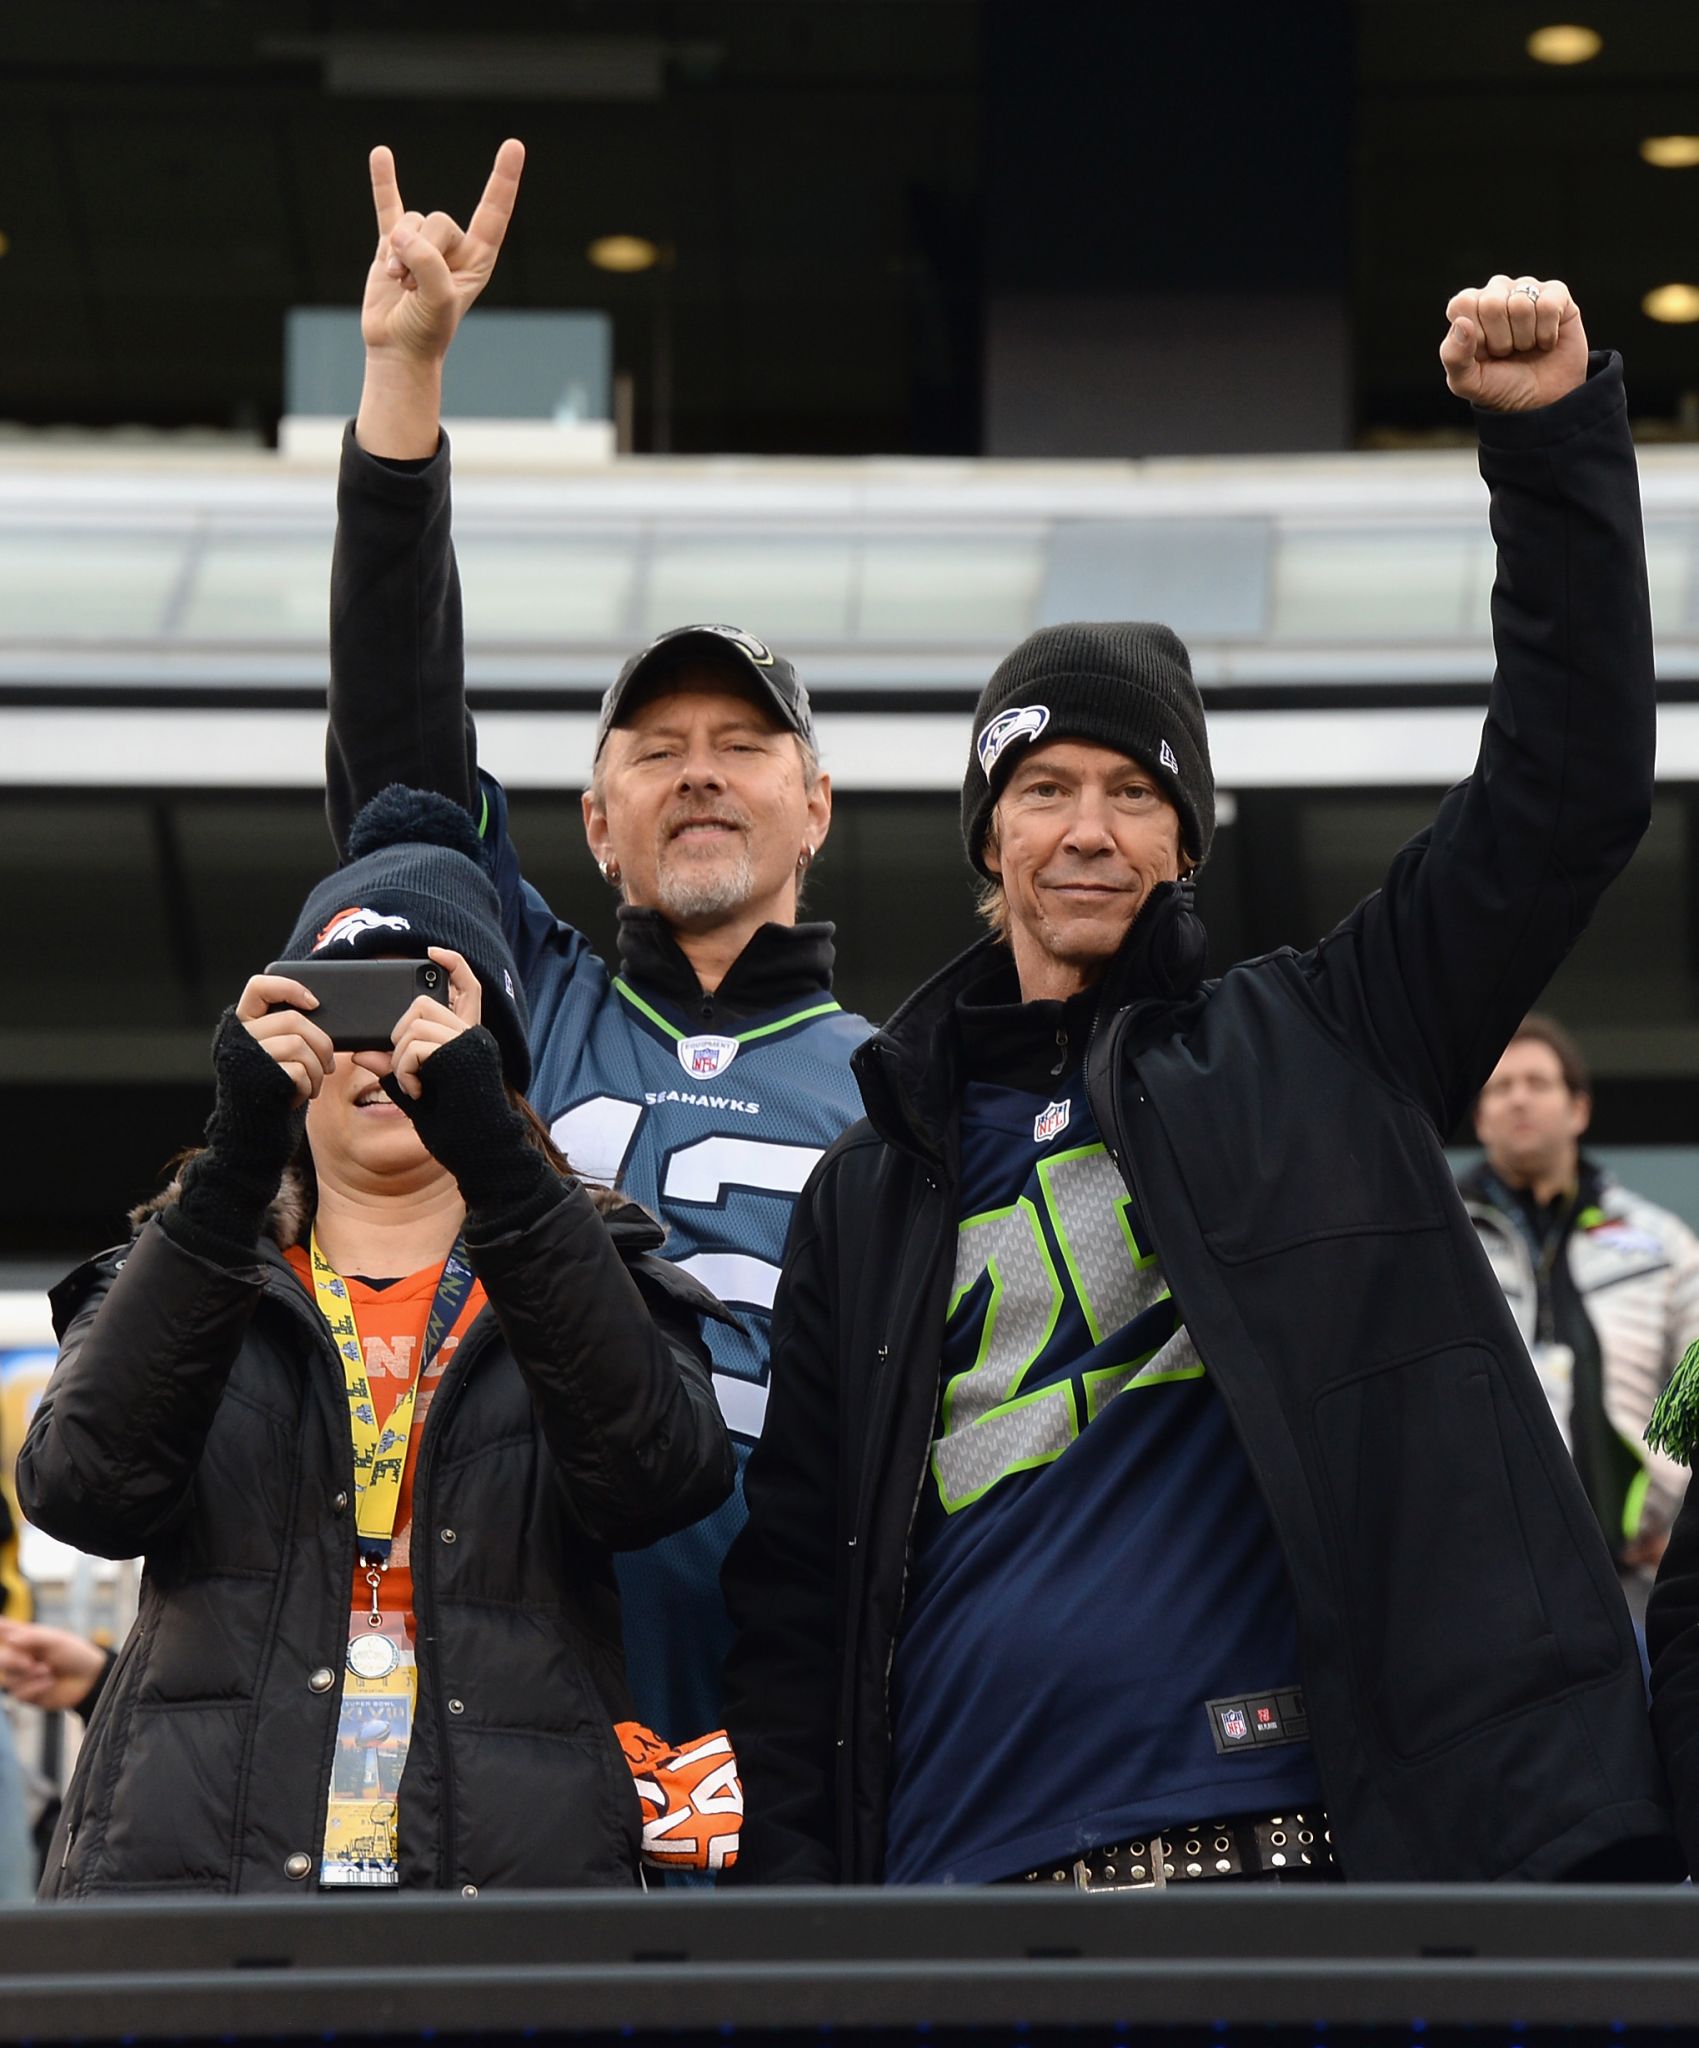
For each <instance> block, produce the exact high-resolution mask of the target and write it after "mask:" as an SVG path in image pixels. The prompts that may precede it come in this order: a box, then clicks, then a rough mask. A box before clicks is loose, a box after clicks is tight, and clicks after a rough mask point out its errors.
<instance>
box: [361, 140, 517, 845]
mask: <svg viewBox="0 0 1699 2048" xmlns="http://www.w3.org/2000/svg"><path fill="white" fill-rule="evenodd" d="M524 162H525V151H524V148H523V146H522V145H521V144H520V143H518V142H513V141H509V142H504V143H503V144H502V146H501V148H500V150H499V151H498V152H497V155H496V160H495V166H494V168H493V169H492V171H491V173H490V178H489V182H488V184H487V185H486V186H485V188H484V195H483V197H482V199H481V200H480V201H479V202H478V207H477V210H476V211H475V212H474V214H473V215H472V218H471V221H470V223H469V225H468V226H467V227H466V228H465V229H462V228H460V227H459V226H458V225H457V224H456V222H455V221H453V220H452V219H451V218H450V217H449V216H448V215H447V214H445V213H433V214H430V215H428V216H422V215H420V214H418V213H412V212H409V211H408V210H407V209H406V207H405V206H404V205H403V203H402V198H401V193H400V189H399V186H398V185H397V182H396V174H395V161H394V158H393V157H392V156H391V154H390V152H389V151H388V150H387V149H385V148H382V147H379V148H377V149H374V150H373V151H372V158H371V170H372V202H373V207H374V210H375V212H376V214H377V227H378V242H377V250H376V253H375V255H374V256H373V259H372V267H371V269H370V271H369V272H368V273H367V278H366V291H365V298H364V301H363V303H362V306H361V311H360V329H361V335H362V338H363V340H364V342H365V346H366V376H365V384H364V388H363V390H362V393H361V399H360V411H359V416H358V418H357V419H356V421H355V423H354V427H353V430H352V432H351V433H350V435H349V436H348V438H347V440H346V441H345V443H344V446H343V456H342V474H341V479H340V482H339V485H338V490H337V534H336V555H335V560H334V563H333V565H332V569H331V604H330V731H329V735H328V738H327V741H326V747H325V801H326V809H327V811H328V813H329V818H330V827H331V833H332V836H333V837H334V838H335V841H336V845H337V850H338V852H339V853H340V852H342V851H343V850H344V848H345V845H346V841H347V833H348V827H349V825H350V824H351V823H352V821H353V819H354V816H355V814H356V813H357V812H358V810H359V808H360V806H361V805H362V804H363V803H365V802H366V801H367V800H368V799H369V798H370V797H372V796H374V795H376V793H377V792H378V791H379V790H380V789H382V788H383V787H384V786H385V785H386V784H388V783H391V782H405V783H409V784H412V785H414V786H415V787H419V788H425V789H435V790H440V791H441V792H442V794H443V795H445V796H448V797H452V798H453V799H454V801H455V802H456V803H460V804H463V805H465V806H466V808H467V809H468V810H469V811H470V812H471V813H472V815H473V817H474V818H477V817H478V816H479V815H480V811H481V807H482V805H481V792H480V790H479V786H478V774H477V751H476V739H475V734H474V731H473V727H472V721H471V719H470V718H469V717H468V715H467V711H466V688H465V636H464V631H463V627H462V624H461V612H460V580H459V575H458V572H457V570H456V567H455V561H454V544H453V540H452V537H451V531H450V501H449V478H448V451H447V449H446V448H444V447H442V446H441V445H440V443H441V434H440V417H441V409H442V366H443V359H444V357H445V356H446V355H447V353H448V349H449V346H450V344H451V343H452V341H453V339H454V335H455V332H456V330H457V329H458V327H459V325H460V321H461V319H462V318H463V317H464V315H465V313H466V312H467V310H468V308H469V307H470V306H471V305H472V304H473V303H474V302H475V301H476V299H477V298H478V295H479V294H480V293H481V292H482V291H483V289H484V286H485V285H486V284H487V283H488V282H489V278H490V274H491V272H492V271H493V270H494V268H495V262H496V257H497V255H498V254H499V253H500V250H501V244H502V240H503V237H504V236H505V234H506V232H507V225H508V221H509V220H510V219H511V217H512V213H513V205H514V200H515V198H516V196H517V194H518V190H519V176H520V172H521V170H522V169H523V167H524Z"/></svg>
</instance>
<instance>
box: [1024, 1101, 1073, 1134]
mask: <svg viewBox="0 0 1699 2048" xmlns="http://www.w3.org/2000/svg"><path fill="white" fill-rule="evenodd" d="M1073 1113H1074V1105H1073V1104H1072V1103H1071V1102H1053V1103H1051V1105H1050V1107H1049V1108H1048V1109H1043V1110H1040V1111H1039V1113H1038V1115H1037V1116H1035V1117H1034V1118H1033V1120H1032V1142H1033V1143H1034V1144H1035V1145H1048V1144H1049V1142H1050V1140H1051V1139H1052V1138H1058V1137H1060V1136H1061V1134H1062V1133H1063V1132H1064V1131H1065V1130H1066V1129H1067V1128H1068V1119H1069V1117H1070V1116H1072V1115H1073Z"/></svg>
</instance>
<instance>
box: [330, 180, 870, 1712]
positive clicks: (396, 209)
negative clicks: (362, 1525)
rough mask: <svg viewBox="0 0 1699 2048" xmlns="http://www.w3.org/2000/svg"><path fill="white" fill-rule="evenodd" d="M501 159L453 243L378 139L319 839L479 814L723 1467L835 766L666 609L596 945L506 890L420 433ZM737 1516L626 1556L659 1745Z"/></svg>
mask: <svg viewBox="0 0 1699 2048" xmlns="http://www.w3.org/2000/svg"><path fill="white" fill-rule="evenodd" d="M523 163H524V151H523V149H522V148H521V147H520V145H519V144H518V143H517V142H507V143H504V144H503V145H502V148H501V150H500V152H499V154H498V156H497V158H496V163H495V167H494V170H493V171H492V173H491V176H490V180H489V183H488V185H487V187H486V188H485V191H484V195H483V198H482V200H481V202H480V204H479V206H478V208H477V210H476V211H475V212H474V214H473V215H472V218H471V221H470V223H469V224H468V226H467V228H466V229H465V230H464V231H462V230H461V229H460V228H459V227H457V226H456V225H455V223H454V222H453V221H452V220H450V219H449V217H448V216H447V215H446V214H440V213H434V214H432V215H430V216H429V218H428V219H426V218H421V216H420V215H418V214H417V213H409V212H407V211H406V209H405V208H404V207H403V205H402V202H401V197H400V193H399V191H398V189H397V186H396V175H395V167H394V163H393V160H392V158H391V156H390V152H389V151H388V150H387V149H377V150H374V151H373V152H372V190H373V199H374V203H375V206H376V210H377V224H378V248H377V254H376V257H375V258H374V261H373V264H372V268H371V271H370V274H369V276H368V278H367V282H366V293H365V301H364V305H363V308H362V313H361V322H362V329H363V332H364V336H365V341H366V376H365V386H364V391H363V393H362V397H361V403H360V412H359V416H358V419H357V420H356V422H355V424H354V426H353V428H352V429H351V431H350V433H349V435H348V438H347V440H346V443H345V446H344V452H343V463H342V477H341V485H340V491H339V499H338V505H339V515H340V516H339V524H338V529H337V549H336V562H335V568H334V572H333V578H332V591H331V690H330V739H329V746H328V750H327V768H328V802H329V811H330V818H331V826H332V830H333V832H334V833H335V835H336V838H337V844H338V847H339V848H342V847H343V846H344V845H345V843H346V840H345V835H346V831H347V827H348V823H349V821H350V820H351V819H352V817H353V816H354V814H355V812H356V811H357V810H358V808H359V806H360V805H361V803H362V802H363V801H364V800H365V799H366V798H368V797H370V796H371V795H373V794H374V793H375V792H376V791H377V790H379V789H381V788H383V787H384V786H385V785H387V784H389V783H392V782H404V783H408V784H412V785H415V786H423V787H427V788H432V789H436V790H439V791H441V792H442V793H443V794H444V795H447V796H450V797H452V798H454V799H455V801H456V802H458V803H460V804H462V805H464V806H465V807H466V808H467V809H468V810H469V811H470V812H471V814H472V816H473V817H474V818H475V819H477V820H478V822H479V826H480V829H481V832H482V836H483V843H484V849H485V855H486V859H487V862H488V864H489V866H490V869H491V872H492V874H493V875H494V877H495V880H496V884H497V887H498V889H499V891H500V896H501V905H502V918H503V925H504V928H505V931H506V934H507V938H508V942H509V944H510V945H511V946H512V949H513V955H514V959H515V961H516V962H517V964H518V967H519V971H520V976H521V979H522V981H523V983H524V991H525V995H526V998H527V1000H528V1002H529V1006H530V1015H531V1047H532V1055H533V1079H532V1084H531V1095H532V1100H533V1102H534V1104H535V1106H536V1108H537V1109H538V1111H539V1112H540V1113H541V1115H542V1116H543V1118H544V1120H545V1122H547V1123H548V1124H549V1125H550V1127H551V1131H552V1134H553V1136H554V1138H555V1140H556V1142H557V1143H558V1144H559V1145H560V1146H561V1147H562V1149H563V1150H564V1151H565V1152H566V1153H567V1154H568V1156H569V1157H570V1158H571V1160H572V1162H573V1165H574V1167H575V1168H576V1169H577V1171H578V1172H579V1173H580V1174H582V1175H584V1176H585V1177H587V1178H591V1179H595V1180H599V1181H602V1182H605V1183H607V1184H610V1185H611V1184H614V1183H616V1182H617V1183H618V1185H619V1186H620V1187H621V1188H622V1189H623V1191H624V1192H625V1193H627V1194H628V1195H630V1196H631V1197H632V1198H633V1199H634V1200H636V1201H638V1202H641V1203H642V1204H643V1205H644V1207H646V1208H648V1209H650V1210H651V1211H653V1212H654V1214H656V1215H657V1216H658V1217H659V1218H660V1219H661V1221H662V1222H663V1223H664V1224H665V1225H666V1226H667V1231H668V1239H667V1247H666V1249H667V1255H668V1257H669V1258H670V1259H672V1260H673V1261H674V1262H675V1263H677V1264H679V1265H681V1266H683V1267H685V1268H686V1269H687V1270H688V1271H689V1272H691V1273H692V1274H693V1275H694V1276H695V1277H696V1278H697V1279H698V1280H700V1281H701V1282H702V1283H703V1284H704V1285H705V1286H707V1287H709V1288H710V1289H712V1291H713V1292H714V1293H715V1294H717V1295H718V1296H719V1297H720V1299H721V1300H722V1301H724V1302H725V1303H726V1304H727V1305H728V1307H730V1308H731V1309H732V1310H733V1312H734V1314H735V1315H736V1317H737V1323H736V1326H735V1327H732V1326H725V1325H716V1326H715V1330H714V1334H713V1337H712V1338H711V1339H710V1347H711V1350H712V1353H713V1368H714V1386H715V1390H716V1392H717V1393H718V1395H719V1397H720V1404H721V1407H722V1410H723V1412H724V1414H725V1418H726V1421H727V1424H728V1425H729V1427H730V1429H731V1431H732V1436H733V1441H734V1444H735V1445H736V1446H737V1448H738V1451H739V1455H740V1463H741V1458H742V1457H743V1456H746V1455H747V1452H748V1448H749V1445H750V1444H751V1443H752V1442H753V1441H754V1439H755V1438H756V1436H757V1435H758V1434H759V1433H760V1429H761V1423H762V1417H763V1414H764V1412H765V1408H766V1400H767V1386H766V1377H767V1332H768V1324H769V1320H770V1314H771V1309H772V1302H773V1291H774V1288H775V1287H776V1285H777V1282H778V1273H779V1259H780V1255H781V1252H782V1250H783V1246H784V1240H785V1231H786V1227H787V1225H788V1223H789V1220H790V1212H791V1205H792V1202H793V1200H794V1198H795V1195H796V1193H797V1190H798V1189H799V1188H800V1187H801V1186H802V1184H803V1182H804V1181H805V1180H806V1179H807V1178H808V1175H809V1172H810V1170H811V1169H812V1168H813V1166H814V1164H815V1162H816V1161H817V1160H818V1159H819V1157H820V1155H821V1153H822V1152H823V1150H824V1149H825V1147H826V1146H827V1145H829V1144H830V1143H831V1142H832V1140H833V1139H834V1138H835V1137H836V1136H837V1135H838V1133H839V1132H840V1131H842V1130H843V1129H844V1127H845V1125H846V1124H848V1123H849V1122H850V1121H851V1120H852V1119H853V1118H854V1117H855V1116H856V1115H857V1114H859V1111H860V1100H859V1097H858V1096H857V1094H856V1090H855V1083H854V1080H853V1079H852V1077H851V1074H850V1070H849V1056H850V1053H851V1052H852V1051H853V1050H854V1048H855V1047H856V1046H857V1045H858V1044H859V1043H860V1042H861V1041H862V1039H863V1038H865V1037H866V1035H867V1033H868V1031H869V1029H870V1028H871V1027H870V1026H869V1025H868V1024H867V1023H866V1022H865V1021H864V1020H863V1019H861V1018H859V1017H855V1016H852V1015H849V1014H848V1013H846V1012H844V1011H843V1010H842V1009H840V1007H839V1005H838V1004H837V1002H836V1001H835V1000H834V998H833V995H832V927H831V926H830V925H829V924H807V923H799V922H798V916H797V904H798V897H799V894H800V891H801V887H802V882H803V878H804V876H805V875H806V874H807V871H808V868H809V866H810V864H811V863H812V862H813V860H814V859H815V858H816V856H817V855H818V854H819V852H820V849H821V847H822V845H823V844H824V842H825V838H826V833H827V829H828V827H829V825H830V823H831V815H832V791H831V781H830V778H829V777H828V776H827V775H826V774H825V773H824V772H823V771H822V769H821V767H820V760H819V753H818V748H817V744H816V739H815V731H814V720H813V714H812V712H811V710H810V708H809V702H808V693H807V691H806V690H805V689H804V688H803V685H802V683H801V682H800V680H799V679H798V677H797V675H796V672H795V670H794V669H793V668H792V667H791V665H790V663H789V662H788V661H786V660H785V659H784V657H783V656H782V655H779V654H777V653H775V652H774V651H773V650H772V649H771V648H770V647H768V646H767V645H766V644H765V643H764V642H763V641H762V640H760V639H758V638H757V637H756V636H755V635H754V634H752V633H748V632H745V631H743V630H742V629H741V628H739V627H737V626H731V625H724V624H703V625H691V626H683V627H680V628H679V629H678V630H676V631H674V632H670V633H663V634H662V635H661V636H660V637H659V638H658V639H657V640H655V641H654V642H652V643H651V645H649V646H648V647H646V648H644V649H643V650H642V651H641V652H640V653H638V654H637V655H635V656H634V657H633V658H632V659H631V660H630V661H628V662H627V663H626V664H625V666H624V667H623V668H622V669H621V670H620V672H619V674H618V676H617V677H616V678H615V680H614V682H613V684H612V685H611V687H610V688H609V690H608V692H607V694H606V696H605V698H604V699H603V702H602V709H601V716H600V719H599V720H598V723H597V728H596V753H595V769H594V779H593V782H592V785H591V787H590V789H589V790H587V791H586V792H585V794H584V798H583V812H584V827H585V834H586V837H587V839H588V841H589V846H590V852H591V854H592V856H593V857H594V859H595V861H596V863H597V865H598V866H599V868H600V869H601V872H602V875H603V876H604V878H605V879H606V880H607V882H608V884H609V885H610V886H611V887H612V888H614V889H616V890H618V892H619V894H620V897H621V907H620V913H619V958H618V961H617V962H616V963H613V964H612V965H610V964H608V963H605V962H603V961H602V960H601V959H600V958H599V957H598V956H597V954H596V953H595V952H594V951H593V950H592V948H591V947H590V945H589V944H588V942H587V941H586V940H585V938H584V937H583V935H582V934H581V933H579V932H577V931H575V930H573V929H572V928H571V927H570V926H568V925H565V924H563V923H562V922H561V921H560V920H559V919H558V918H556V917H555V915H554V913H553V912H552V911H551V910H550V909H549V906H548V905H547V904H546V903H545V902H544V901H543V899H542V897H541V896H540V895H539V894H538V893H537V891H536V890H535V889H534V888H532V887H531V886H530V884H528V883H527V882H526V881H525V880H524V878H523V875H522V873H521V870H520V864H519V857H518V854H517V852H516V851H515V848H514V845H513V842H512V839H511V838H510V837H509V834H508V829H507V799H506V796H505V794H504V792H503V790H502V788H501V785H500V784H499V783H498V782H496V781H495V779H494V778H493V777H492V776H491V775H489V774H488V773H487V772H484V771H482V770H480V768H479V766H478V759H477V747H476V734H475V732H474V729H473V725H472V721H471V719H470V717H469V716H468V714H467V711H466V698H465V687H464V673H463V645H462V634H461V621H460V589H459V580H458V573H457V570H456V566H455V560H454V549H453V544H452V540H451V537H450V509H449V451H448V446H447V443H446V442H445V441H444V440H443V438H442V436H441V434H440V432H439V426H438V421H439V413H440V402H441V382H442V362H443V358H444V356H445V354H446V353H447V350H448V347H449V344H450V342H451V341H452V339H453V337H454V333H455V330H456V328H457V326H458V324H459V321H460V318H461V316H462V314H463V313H464V312H465V311H466V309H467V307H468V306H470V305H471V303H472V302H473V301H474V300H475V299H476V298H477V296H478V294H479V292H480V291H482V289H483V287H484V285H485V283H486V282H487V281H488V279H489V275H490V272H491V269H492V268H493V266H494V263H495V259H496V254H497V251H498V249H499V247H500V244H501V239H502V235H503V233H504V232H505V229H506V226H507V221H508V217H509V215H510V213H511V211H512V207H513V202H514V199H515V196H516V194H517V191H518V180H519V174H520V170H521V168H522V166H523ZM742 1512H743V1511H742V1500H741V1495H734V1496H733V1498H732V1499H731V1500H729V1501H728V1502H727V1503H726V1505H725V1506H724V1507H723V1508H721V1509H720V1510H718V1511H717V1513H716V1514H714V1515H713V1516H711V1517H710V1518H709V1519H708V1520H707V1521H705V1522H702V1523H699V1524H698V1525H697V1526H696V1527H695V1528H693V1529H687V1530H685V1531H684V1532H683V1533H682V1534H681V1535H679V1536H675V1537H671V1538H669V1539H667V1541H666V1542H665V1543H664V1544H662V1545H660V1546H658V1547H657V1548H656V1549H655V1550H653V1551H646V1552H643V1553H640V1554H638V1555H635V1556H627V1557H624V1558H622V1559H621V1560H620V1561H619V1563H620V1586H621V1595H622V1600H623V1605H624V1615H625V1631H626V1650H627V1662H628V1665H629V1669H630V1674H631V1682H632V1689H633V1692H634V1694H635V1696H636V1699H637V1705H638V1713H639V1716H640V1718H641V1719H643V1720H644V1721H646V1722H647V1723H648V1724H649V1725H650V1726H651V1727H653V1728H656V1729H658V1730H659V1731H661V1733H662V1734H663V1735H665V1736H667V1737H669V1738H672V1739H685V1738H689V1737H693V1736H695V1735H698V1734H700V1733H701V1732H702V1731H703V1730H705V1729H710V1728H715V1727H717V1726H718V1725H719V1722H720V1718H721V1716H720V1710H719V1675H720V1664H721V1660H722V1658H723V1656H724V1652H725V1647H726V1642H727V1640H728V1633H729V1632H728V1630H727V1625H726V1621H725V1614H724V1609H723V1606H722V1603H721V1598H720V1591H719V1568H720V1563H721V1560H722V1558H723V1557H724V1554H725V1549H726V1546H727V1545H728V1543H729V1542H730V1540H731V1537H732V1535H733V1534H734V1532H735V1531H736V1529H737V1528H738V1527H739V1526H741V1521H742Z"/></svg>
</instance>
